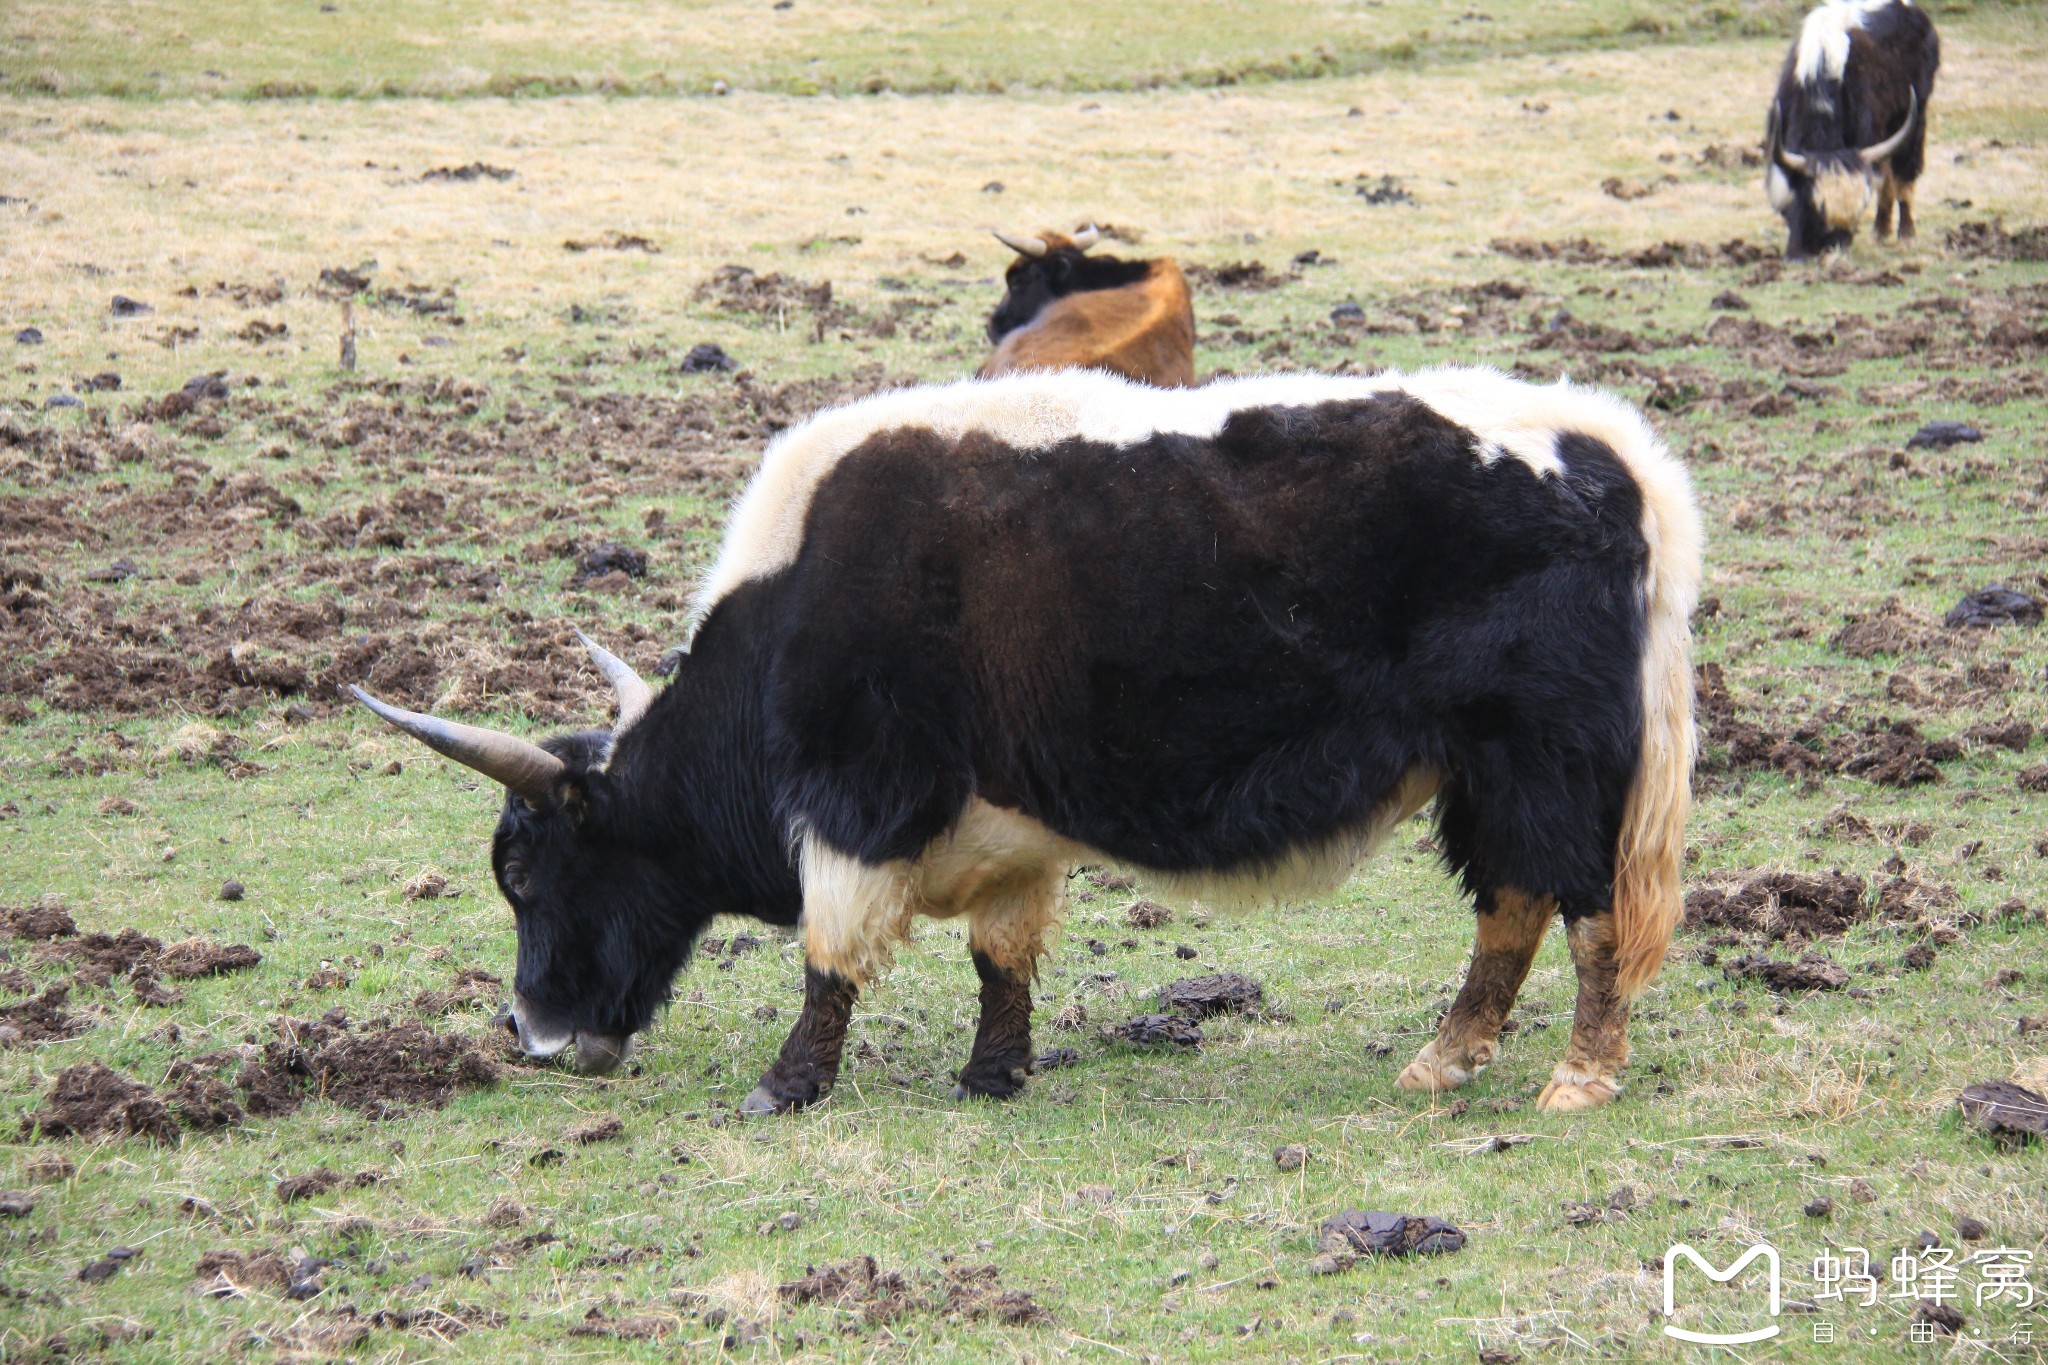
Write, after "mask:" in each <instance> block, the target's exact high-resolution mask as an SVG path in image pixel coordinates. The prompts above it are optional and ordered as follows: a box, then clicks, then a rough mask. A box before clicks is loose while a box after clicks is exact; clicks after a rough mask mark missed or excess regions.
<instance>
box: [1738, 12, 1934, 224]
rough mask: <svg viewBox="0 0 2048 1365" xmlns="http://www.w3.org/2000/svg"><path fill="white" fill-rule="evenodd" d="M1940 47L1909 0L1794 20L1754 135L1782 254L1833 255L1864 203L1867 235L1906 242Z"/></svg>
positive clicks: (1923, 156)
mask: <svg viewBox="0 0 2048 1365" xmlns="http://www.w3.org/2000/svg"><path fill="white" fill-rule="evenodd" d="M1940 65H1941V44H1940V42H1939V40H1937V39H1936V37H1935V34H1934V24H1933V22H1932V21H1931V20H1929V19H1928V17H1927V16H1926V15H1925V14H1924V13H1922V12H1921V11H1920V10H1919V9H1917V8H1915V7H1914V6H1913V4H1912V3H1911V0H1830V3H1827V4H1824V5H1821V6H1820V7H1819V8H1817V9H1815V10H1814V11H1813V12H1811V13H1810V14H1808V15H1807V16H1806V22H1805V23H1804V24H1803V25H1801V27H1800V30H1799V41H1798V42H1796V43H1794V44H1793V45H1792V51H1791V52H1790V53H1789V54H1788V55H1787V56H1786V58H1785V69H1784V71H1783V73H1782V74H1780V75H1779V77H1778V93H1777V96H1776V97H1775V98H1774V99H1773V100H1772V101H1771V115H1770V120H1769V122H1768V124H1767V126H1766V127H1765V130H1764V143H1765V146H1766V147H1767V149H1768V151H1769V156H1768V158H1767V162H1766V166H1765V170H1764V190H1765V192H1766V194H1768V196H1769V197H1770V201H1771V207H1772V208H1774V209H1776V210H1777V211H1778V213H1779V215H1780V216H1781V217H1783V218H1784V220H1785V225H1786V227H1787V228H1788V229H1789V231H1790V235H1789V237H1788V238H1787V239H1786V242H1785V255H1786V257H1787V258H1788V259H1791V260H1798V259H1800V258H1802V257H1805V256H1817V255H1819V254H1820V253H1821V252H1824V251H1834V250H1839V249H1841V248H1843V247H1846V246H1848V245H1849V243H1850V241H1851V240H1852V239H1853V238H1854V237H1855V234H1856V224H1857V223H1858V222H1859V221H1861V219H1862V217H1863V210H1864V209H1865V208H1866V207H1868V206H1869V204H1870V199H1871V196H1872V195H1873V194H1875V195H1876V197H1877V235H1878V238H1879V240H1883V239H1885V238H1888V237H1890V236H1891V235H1892V208H1893V206H1894V205H1897V207H1898V211H1899V238H1900V240H1902V241H1911V240H1912V239H1913V183H1914V182H1915V181H1916V180H1918V179H1919V178H1920V168H1921V166H1922V165H1923V164H1924V163H1925V161H1926V153H1927V103H1928V101H1929V100H1930V99H1932V98H1933V97H1934V73H1935V71H1936V69H1937V68H1939V67H1940Z"/></svg>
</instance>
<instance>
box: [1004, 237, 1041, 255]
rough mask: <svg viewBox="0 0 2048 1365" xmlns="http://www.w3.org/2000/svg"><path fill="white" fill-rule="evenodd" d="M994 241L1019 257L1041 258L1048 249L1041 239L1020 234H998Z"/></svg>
mask: <svg viewBox="0 0 2048 1365" xmlns="http://www.w3.org/2000/svg"><path fill="white" fill-rule="evenodd" d="M996 240H997V241H999V242H1001V243H1002V244H1003V245H1004V246H1006V247H1008V248H1010V250H1012V251H1014V252H1016V253H1017V254H1018V255H1019V256H1043V255H1044V254H1045V253H1046V251H1047V250H1048V249H1049V248H1047V246H1046V244H1045V239H1044V238H1043V237H1030V236H1026V235H1025V234H1023V233H1021V232H998V233H997V234H996Z"/></svg>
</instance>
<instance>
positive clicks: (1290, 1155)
mask: <svg viewBox="0 0 2048 1365" xmlns="http://www.w3.org/2000/svg"><path fill="white" fill-rule="evenodd" d="M1273 1164H1274V1165H1275V1166H1276V1167H1278V1168H1279V1169H1280V1170H1283V1171H1298V1170H1300V1169H1301V1168H1302V1167H1304V1166H1306V1165H1308V1148H1306V1147H1304V1146H1302V1145H1301V1144H1300V1143H1298V1142H1290V1143H1288V1144H1287V1145H1286V1146H1284V1147H1275V1148H1274V1149H1273Z"/></svg>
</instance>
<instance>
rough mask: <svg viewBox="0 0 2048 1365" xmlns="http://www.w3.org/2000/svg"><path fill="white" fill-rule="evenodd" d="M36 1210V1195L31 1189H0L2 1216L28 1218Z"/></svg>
mask: <svg viewBox="0 0 2048 1365" xmlns="http://www.w3.org/2000/svg"><path fill="white" fill-rule="evenodd" d="M35 1211H36V1197H35V1195H34V1193H33V1192H31V1191H29V1190H0V1218H26V1217H28V1216H29V1215H30V1214H32V1213H34V1212H35Z"/></svg>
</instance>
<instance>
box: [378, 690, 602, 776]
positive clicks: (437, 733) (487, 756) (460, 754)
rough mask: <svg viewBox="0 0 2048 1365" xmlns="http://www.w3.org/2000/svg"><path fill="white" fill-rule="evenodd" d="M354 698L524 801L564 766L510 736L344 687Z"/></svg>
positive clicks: (549, 755) (419, 739)
mask: <svg viewBox="0 0 2048 1365" xmlns="http://www.w3.org/2000/svg"><path fill="white" fill-rule="evenodd" d="M349 691H350V692H353V693H354V694H355V698H356V700H357V701H359V702H361V703H362V704H363V705H365V706H367V707H369V708H370V709H371V710H372V711H375V712H376V713H377V714H378V715H380V716H382V717H383V718H384V719H385V720H387V721H389V722H391V723H392V724H393V725H395V726H397V727H398V728H399V729H401V730H403V731H405V732H406V733H407V734H409V735H411V736H412V737H413V738H414V739H416V740H418V741H419V742H420V743H422V744H424V745H426V746H427V747H428V748H429V749H432V750H433V751H434V752H435V753H437V754H440V755H442V756H444V757H446V758H452V759H454V760H455V761H456V762H457V763H460V764H462V766H464V767H465V768H474V769H476V770H477V771H478V772H480V773H482V774H483V775H484V776H485V777H488V778H490V779H491V780H492V781H494V782H501V783H503V784H504V785H505V787H506V789H507V790H509V791H512V792H514V793H516V794H518V795H520V796H523V797H525V798H526V799H527V800H528V801H532V802H539V801H540V800H542V799H543V798H544V797H546V796H547V794H548V792H549V791H550V790H551V789H552V788H553V787H554V784H555V780H556V779H557V778H559V777H560V776H561V775H562V773H563V771H564V769H565V768H566V766H567V765H565V764H564V763H563V762H562V760H561V759H559V758H556V757H555V756H554V755H553V754H551V753H549V752H548V751H547V750H546V749H543V748H541V747H540V745H538V744H533V743H530V742H529V741H527V740H523V739H520V738H518V737H516V736H514V735H507V734H501V733H499V732H498V731H496V730H486V729H484V728H483V727H481V726H477V725H464V724H462V723H460V722H459V721H452V720H442V719H440V718H439V717H438V716H424V715H421V714H420V713H419V712H417V711H407V710H405V709H404V708H402V707H397V706H392V705H390V704H389V703H388V702H381V701H378V700H377V699H376V698H375V697H373V696H371V695H370V694H369V693H368V692H365V691H363V689H362V688H360V687H351V688H349Z"/></svg>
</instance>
